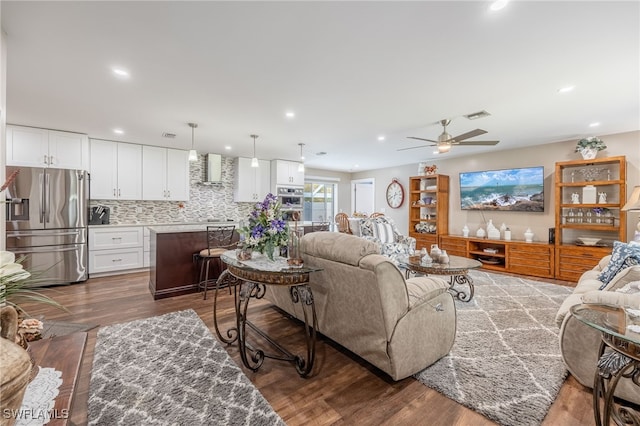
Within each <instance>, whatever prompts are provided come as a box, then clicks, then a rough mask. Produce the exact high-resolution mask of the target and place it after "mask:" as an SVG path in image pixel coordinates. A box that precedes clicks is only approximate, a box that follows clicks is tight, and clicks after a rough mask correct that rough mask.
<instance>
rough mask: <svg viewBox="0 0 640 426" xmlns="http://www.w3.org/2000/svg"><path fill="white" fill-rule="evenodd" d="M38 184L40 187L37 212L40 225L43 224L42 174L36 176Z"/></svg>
mask: <svg viewBox="0 0 640 426" xmlns="http://www.w3.org/2000/svg"><path fill="white" fill-rule="evenodd" d="M38 184H39V186H40V211H39V212H38V216H39V219H40V223H44V200H45V198H44V192H45V188H44V173H40V174H38Z"/></svg>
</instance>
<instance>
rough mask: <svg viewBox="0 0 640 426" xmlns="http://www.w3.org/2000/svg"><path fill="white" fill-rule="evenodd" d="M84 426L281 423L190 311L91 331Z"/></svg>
mask: <svg viewBox="0 0 640 426" xmlns="http://www.w3.org/2000/svg"><path fill="white" fill-rule="evenodd" d="M89 395H90V396H89V414H88V417H89V424H90V425H109V426H111V425H146V426H147V425H206V424H215V425H284V422H283V421H282V419H281V418H280V417H279V416H278V414H276V413H275V411H273V408H272V407H271V406H270V405H269V403H268V402H267V401H266V400H265V399H264V397H263V396H262V394H260V392H259V391H258V389H257V388H256V387H255V386H254V385H253V384H252V383H251V381H250V380H249V379H248V378H247V376H245V374H244V373H243V372H242V370H241V369H240V368H239V367H238V366H237V365H236V364H235V363H234V362H233V360H232V359H231V358H230V357H229V355H228V354H227V352H226V351H225V350H224V348H223V347H222V346H221V344H220V343H218V341H217V340H216V339H215V338H214V337H213V336H212V335H211V333H210V332H209V329H208V328H207V326H206V325H205V324H204V323H203V322H202V320H201V319H200V318H199V317H198V315H197V314H196V313H195V312H194V311H193V310H191V309H189V310H186V311H181V312H173V313H170V314H166V315H162V316H158V317H153V318H147V319H143V320H138V321H132V322H128V323H124V324H118V325H112V326H108V327H104V328H101V329H100V330H99V331H98V337H97V342H96V349H95V356H94V360H93V371H92V373H91V382H90V390H89Z"/></svg>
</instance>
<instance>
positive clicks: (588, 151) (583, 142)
mask: <svg viewBox="0 0 640 426" xmlns="http://www.w3.org/2000/svg"><path fill="white" fill-rule="evenodd" d="M603 149H607V145H605V144H604V142H603V141H602V139H599V138H597V137H595V136H592V137H590V138H584V139H580V140H579V141H578V144H577V145H576V150H575V152H579V153H580V154H581V155H582V158H583V159H585V160H592V159H594V158H596V154H597V153H598V151H602V150H603Z"/></svg>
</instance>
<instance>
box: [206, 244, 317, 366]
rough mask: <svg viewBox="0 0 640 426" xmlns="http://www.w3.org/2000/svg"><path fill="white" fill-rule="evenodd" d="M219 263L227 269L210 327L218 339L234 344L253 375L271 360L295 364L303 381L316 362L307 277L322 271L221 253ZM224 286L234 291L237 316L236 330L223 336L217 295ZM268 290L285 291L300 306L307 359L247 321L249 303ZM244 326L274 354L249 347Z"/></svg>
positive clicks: (219, 282)
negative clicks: (281, 287)
mask: <svg viewBox="0 0 640 426" xmlns="http://www.w3.org/2000/svg"><path fill="white" fill-rule="evenodd" d="M220 259H222V261H223V262H224V263H225V265H226V266H227V269H225V270H224V272H222V274H221V275H220V277H218V280H217V281H216V288H215V293H214V294H215V295H214V299H213V324H214V328H215V330H216V334H217V335H218V339H219V340H220V341H221V342H224V343H226V344H228V345H231V344H233V343H235V342H236V341H237V342H238V348H239V352H240V358H241V359H242V363H243V364H244V366H245V367H247V368H248V369H250V370H252V371H258V369H259V368H260V367H261V366H262V363H263V361H264V359H265V358H272V359H279V360H282V361H287V362H290V363H292V364H294V366H295V368H296V370H297V372H298V374H299V375H300V376H302V377H307V376H308V375H309V374H310V373H311V371H312V369H313V363H314V360H315V347H316V326H317V317H316V308H315V303H314V299H313V293H312V291H311V287H310V286H309V274H311V273H312V272H317V271H321V270H322V269H320V268H312V267H308V266H307V265H302V266H300V267H290V266H288V264H287V261H286V259H284V258H281V259H279V260H277V261H273V262H269V261H266V258H265V257H264V256H262V257H260V258H258V259H257V260H256V259H250V260H239V259H238V258H237V257H236V253H235V251H233V250H231V251H226V252H224V253H223V254H222V255H221V256H220ZM224 286H229V287H230V288H231V289H232V290H233V294H234V303H235V314H236V324H235V327H231V328H229V329H227V331H226V333H225V334H223V333H222V332H221V331H220V329H219V326H218V312H217V303H218V292H219V290H220V288H221V287H224ZM267 286H284V287H288V288H289V296H290V297H291V301H292V302H293V303H299V304H300V305H301V307H302V312H303V315H304V328H303V332H304V337H305V342H306V346H307V353H306V357H304V356H302V355H296V354H293V353H291V352H290V351H289V350H287V349H286V348H285V347H284V346H283V345H281V344H280V343H278V342H276V341H275V340H274V339H273V338H271V337H270V336H269V335H268V334H267V333H266V332H264V331H263V330H261V329H260V328H258V327H257V326H256V325H255V324H253V323H252V322H251V321H249V320H248V318H247V308H248V306H249V301H250V300H251V299H262V297H263V296H264V295H265V292H266V287H267ZM247 326H248V327H249V328H251V329H252V330H253V331H255V332H256V333H257V334H258V335H259V336H260V337H262V338H263V339H264V340H266V341H267V342H268V343H269V344H270V345H271V346H272V347H273V349H275V351H276V352H272V353H268V352H266V351H265V350H263V349H260V348H257V347H254V346H253V345H252V344H251V343H249V341H248V339H247V330H246V327H247Z"/></svg>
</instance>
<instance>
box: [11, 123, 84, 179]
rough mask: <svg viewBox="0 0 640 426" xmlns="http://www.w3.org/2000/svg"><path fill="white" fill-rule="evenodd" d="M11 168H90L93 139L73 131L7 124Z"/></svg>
mask: <svg viewBox="0 0 640 426" xmlns="http://www.w3.org/2000/svg"><path fill="white" fill-rule="evenodd" d="M7 165H8V166H25V167H52V168H56V169H80V170H88V169H89V138H88V137H87V135H83V134H81V133H72V132H60V131H56V130H48V129H40V128H37V127H24V126H14V125H7Z"/></svg>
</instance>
